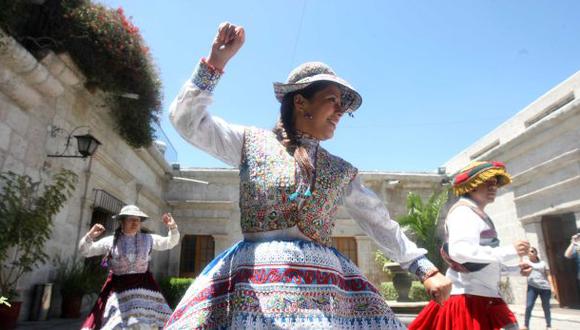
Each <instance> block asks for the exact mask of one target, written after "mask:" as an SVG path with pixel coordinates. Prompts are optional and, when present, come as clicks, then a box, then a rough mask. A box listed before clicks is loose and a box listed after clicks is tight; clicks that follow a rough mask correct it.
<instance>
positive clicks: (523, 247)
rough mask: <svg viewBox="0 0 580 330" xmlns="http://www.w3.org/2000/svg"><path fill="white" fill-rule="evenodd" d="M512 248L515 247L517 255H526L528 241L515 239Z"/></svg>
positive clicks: (528, 247)
mask: <svg viewBox="0 0 580 330" xmlns="http://www.w3.org/2000/svg"><path fill="white" fill-rule="evenodd" d="M514 248H515V249H516V252H517V253H518V256H520V257H523V256H527V255H528V253H529V251H530V242H528V241H524V240H518V241H515V242H514Z"/></svg>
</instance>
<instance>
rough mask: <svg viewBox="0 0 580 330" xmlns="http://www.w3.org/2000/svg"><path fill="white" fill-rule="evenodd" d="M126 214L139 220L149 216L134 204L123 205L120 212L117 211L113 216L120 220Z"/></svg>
mask: <svg viewBox="0 0 580 330" xmlns="http://www.w3.org/2000/svg"><path fill="white" fill-rule="evenodd" d="M128 216H133V217H139V218H141V221H145V220H147V219H148V218H149V216H148V215H147V214H145V212H143V211H141V210H140V209H139V208H138V207H137V206H136V205H125V206H123V208H122V209H121V212H119V214H117V216H116V217H115V218H116V219H119V220H120V219H123V218H125V217H128Z"/></svg>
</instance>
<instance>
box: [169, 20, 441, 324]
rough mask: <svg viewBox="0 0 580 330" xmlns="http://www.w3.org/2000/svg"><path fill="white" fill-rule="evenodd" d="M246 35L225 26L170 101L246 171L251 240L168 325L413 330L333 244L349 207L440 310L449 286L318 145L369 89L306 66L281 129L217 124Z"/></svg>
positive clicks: (285, 103) (194, 135)
mask: <svg viewBox="0 0 580 330" xmlns="http://www.w3.org/2000/svg"><path fill="white" fill-rule="evenodd" d="M244 38H245V35H244V30H243V28H242V27H239V26H235V25H232V24H229V23H223V24H222V25H220V27H219V30H218V33H217V36H216V38H215V40H214V43H213V46H212V49H211V52H210V56H209V57H208V58H207V59H202V60H201V62H200V63H199V65H198V66H197V68H196V70H195V72H194V74H193V77H192V78H191V80H190V81H188V82H186V83H185V85H184V87H183V88H182V90H181V92H180V94H179V95H178V96H177V98H176V99H175V101H174V102H173V104H172V105H171V113H170V117H171V121H172V123H173V125H174V126H175V127H176V128H177V130H178V131H179V133H180V134H181V135H182V136H183V137H184V138H185V139H186V140H188V141H189V142H190V143H192V144H193V145H194V146H196V147H198V148H200V149H202V150H204V151H206V152H208V153H210V154H211V155H213V156H215V157H217V158H219V159H220V160H222V161H224V162H226V163H227V164H230V165H232V166H235V167H238V168H239V169H240V211H241V227H242V233H243V235H244V240H243V241H242V242H239V243H238V244H236V245H234V246H233V247H232V248H230V249H228V250H226V251H225V252H223V253H222V254H221V255H219V256H218V257H216V258H215V259H214V260H213V261H212V262H211V263H210V264H209V265H208V266H207V267H206V268H205V269H204V270H203V271H202V274H201V275H200V276H199V277H198V278H196V280H195V281H194V283H192V285H191V287H190V288H189V290H188V291H187V293H186V294H185V296H184V297H183V299H182V300H181V302H180V303H179V305H178V306H177V307H176V309H175V311H174V313H173V314H172V316H171V318H170V319H169V321H168V322H167V324H166V329H210V328H211V329H214V328H219V329H230V328H231V329H244V328H247V329H258V328H259V329H271V328H276V329H279V328H284V329H304V328H308V329H328V328H333V329H404V325H403V324H402V323H401V322H400V321H399V320H398V319H397V318H396V316H395V315H394V314H393V312H392V311H391V309H390V308H389V307H388V306H387V304H386V302H385V300H384V299H383V298H382V297H381V295H380V293H379V291H378V290H377V289H376V288H375V287H374V286H373V285H372V284H371V283H370V282H369V281H368V280H367V278H366V277H365V276H364V275H363V274H362V273H361V271H360V270H359V269H358V268H357V266H356V265H355V264H354V263H352V262H351V261H350V260H349V259H348V258H346V257H345V256H343V255H342V254H341V253H340V252H338V251H337V250H336V249H334V248H332V247H331V234H332V228H333V226H334V221H335V214H336V212H337V208H338V206H339V204H340V203H341V201H342V205H343V206H344V207H345V209H346V210H347V211H348V212H349V214H350V215H351V216H352V217H353V218H354V219H355V220H356V221H357V222H358V223H359V225H360V226H361V227H362V229H363V230H364V231H365V232H366V233H367V234H368V235H369V236H371V237H372V238H374V239H375V240H376V242H377V243H378V245H379V246H380V248H381V249H382V250H383V251H384V252H385V254H386V255H387V256H388V257H390V258H391V259H394V260H396V261H397V262H399V263H400V264H401V265H402V266H403V267H404V268H407V269H409V271H410V272H411V273H413V274H415V275H417V276H418V278H419V279H420V280H421V281H423V283H424V285H425V287H426V288H427V289H428V290H429V291H430V292H431V293H433V295H434V297H435V299H437V300H438V301H440V302H442V301H444V300H445V299H446V298H447V297H448V294H449V291H450V289H451V287H450V282H449V280H447V279H446V278H445V277H444V276H443V275H441V274H440V273H439V272H438V270H437V268H435V266H433V264H432V263H431V262H430V261H429V260H427V259H426V258H425V256H424V255H425V253H426V251H425V250H424V249H420V248H417V246H416V245H415V244H414V243H412V242H411V241H409V240H408V239H407V237H406V236H405V234H404V233H403V232H402V231H401V230H400V228H399V226H398V224H397V222H395V221H393V220H392V219H391V218H390V217H389V212H388V211H387V209H386V207H385V205H384V204H383V203H382V201H381V199H380V198H378V197H377V196H376V195H375V194H374V193H373V192H372V191H370V190H369V189H367V188H365V187H364V186H363V185H362V184H361V181H360V179H359V178H358V177H357V169H356V168H355V167H353V166H352V165H351V164H349V163H348V162H346V161H344V160H342V159H340V158H339V157H336V156H334V155H332V154H330V153H329V152H328V151H326V150H325V149H323V148H322V147H321V146H320V145H319V142H320V141H323V140H327V139H330V138H332V136H333V135H334V131H335V129H336V127H337V125H338V123H339V122H340V119H341V117H342V116H343V115H344V114H345V113H348V114H350V113H352V112H354V111H355V110H357V108H358V107H359V106H360V105H361V103H362V98H361V96H360V95H359V93H358V92H357V91H356V90H355V89H354V88H353V87H352V86H351V85H350V84H349V83H348V82H346V81H345V80H344V79H342V78H340V77H338V76H337V75H336V74H335V73H334V71H333V70H332V69H331V68H330V67H329V66H328V65H326V64H324V63H320V62H309V63H305V64H303V65H301V66H299V67H298V68H296V69H295V70H293V71H292V72H291V73H290V76H289V77H288V81H287V82H286V83H275V84H274V92H275V95H276V98H277V99H278V100H279V101H280V102H281V111H280V119H279V121H278V123H277V124H276V127H275V128H274V130H273V131H267V130H263V129H257V128H252V127H242V126H237V125H232V124H229V123H226V122H225V121H223V120H222V119H220V118H216V117H213V116H211V115H210V114H209V113H208V112H207V111H206V108H207V105H208V104H209V103H210V102H211V99H212V91H213V89H214V87H215V85H216V84H217V81H218V79H219V78H220V76H221V74H222V73H223V69H224V67H225V65H226V63H227V62H228V61H229V60H230V59H231V58H232V57H233V56H234V55H235V53H236V52H237V51H238V50H239V49H240V47H241V46H242V44H243V43H244Z"/></svg>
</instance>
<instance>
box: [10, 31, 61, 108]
mask: <svg viewBox="0 0 580 330" xmlns="http://www.w3.org/2000/svg"><path fill="white" fill-rule="evenodd" d="M0 45H1V46H0V62H2V63H3V64H5V65H6V67H8V68H9V70H10V71H12V72H14V74H15V75H16V76H20V77H21V78H22V79H21V81H20V82H21V83H24V84H25V85H28V86H30V87H32V88H33V89H35V90H36V91H38V92H40V93H41V94H43V95H44V96H47V97H56V96H59V95H62V94H63V93H64V87H63V86H62V84H61V83H60V81H59V80H58V79H56V78H55V77H54V76H53V75H52V74H51V73H50V72H49V71H48V70H47V68H46V67H45V66H44V65H42V64H41V63H40V62H38V61H37V60H36V58H35V57H34V56H33V55H32V54H30V52H28V50H26V49H25V48H24V47H22V46H21V45H20V44H19V43H18V42H17V41H16V40H15V39H14V38H12V37H11V36H10V35H8V34H7V33H5V32H4V31H2V30H0Z"/></svg>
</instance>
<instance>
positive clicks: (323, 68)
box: [274, 62, 362, 113]
mask: <svg viewBox="0 0 580 330" xmlns="http://www.w3.org/2000/svg"><path fill="white" fill-rule="evenodd" d="M317 81H330V82H333V83H335V84H337V85H338V86H339V88H340V89H341V91H342V100H341V104H343V105H344V106H345V107H347V108H346V112H349V113H351V112H354V111H356V110H357V109H358V108H359V107H360V106H361V104H362V97H361V96H360V94H359V93H358V92H357V91H356V89H354V87H352V86H351V84H350V83H349V82H348V81H346V80H344V79H342V78H340V77H339V76H337V75H336V73H334V71H333V70H332V68H331V67H330V66H328V65H326V64H324V63H322V62H306V63H304V64H301V65H300V66H298V67H297V68H295V69H294V70H292V72H290V74H289V75H288V79H287V81H286V83H280V82H275V83H274V93H275V94H276V99H278V101H280V102H282V100H283V99H284V96H285V95H286V94H288V93H292V92H295V91H298V90H301V89H304V88H306V87H308V85H310V84H312V83H314V82H317Z"/></svg>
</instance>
